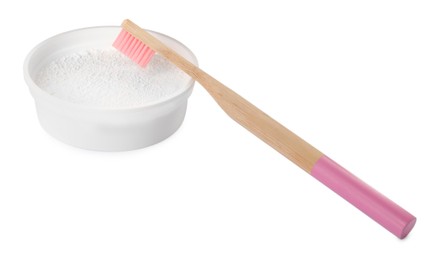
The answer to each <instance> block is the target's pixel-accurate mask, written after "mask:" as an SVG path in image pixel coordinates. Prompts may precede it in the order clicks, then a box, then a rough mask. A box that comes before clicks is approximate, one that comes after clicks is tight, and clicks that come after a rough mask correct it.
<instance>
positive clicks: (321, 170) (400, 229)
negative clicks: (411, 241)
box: [311, 155, 416, 239]
mask: <svg viewBox="0 0 433 260" xmlns="http://www.w3.org/2000/svg"><path fill="white" fill-rule="evenodd" d="M311 175H312V176H313V177H314V178H316V179H317V180H319V181H320V182H322V183H323V184H325V185H326V186H327V187H328V188H330V189H331V190H333V191H334V192H335V193H337V194H338V195H340V196H341V197H343V198H344V199H345V200H347V201H348V202H350V203H351V204H352V205H354V206H355V207H357V208H358V209H359V210H361V211H362V212H364V213H365V214H366V215H368V216H369V217H370V218H372V219H373V220H375V221H376V222H377V223H379V224H380V225H382V226H383V227H384V228H386V229H387V230H388V231H389V232H391V233H393V234H394V235H396V236H397V237H398V238H400V239H403V238H404V237H406V236H407V235H408V234H409V232H410V231H411V230H412V228H413V227H414V226H415V223H416V218H415V217H414V216H413V215H412V214H410V213H409V212H407V211H406V210H404V209H403V208H401V207H400V206H398V205H397V204H396V203H394V202H393V201H391V200H390V199H388V198H387V197H385V196H383V195H382V194H380V193H379V192H378V191H376V190H375V189H373V188H372V187H370V186H368V185H367V184H366V183H364V182H363V181H361V180H360V179H358V178H357V177H356V176H354V175H353V174H351V173H350V172H349V171H347V170H346V169H344V168H343V167H341V166H340V165H338V164H337V163H336V162H334V161H332V160H331V159H329V158H328V157H327V156H325V155H324V156H322V157H321V158H320V159H319V160H318V161H317V162H316V164H315V165H314V167H313V169H312V170H311Z"/></svg>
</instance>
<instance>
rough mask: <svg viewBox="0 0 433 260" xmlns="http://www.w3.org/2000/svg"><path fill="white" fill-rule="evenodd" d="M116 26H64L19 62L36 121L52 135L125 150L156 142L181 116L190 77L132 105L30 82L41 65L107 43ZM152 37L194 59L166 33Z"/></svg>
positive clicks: (94, 146) (71, 141)
mask: <svg viewBox="0 0 433 260" xmlns="http://www.w3.org/2000/svg"><path fill="white" fill-rule="evenodd" d="M120 30H121V28H120V27H116V26H112V27H92V28H84V29H79V30H74V31H70V32H65V33H62V34H59V35H56V36H54V37H52V38H49V39H47V40H45V41H44V42H42V43H40V44H39V45H37V46H36V47H35V48H34V49H33V50H32V51H31V52H30V53H29V54H28V56H27V58H26V60H25V62H24V79H25V81H26V83H27V84H28V86H29V88H30V92H31V94H32V96H33V97H34V99H35V103H36V110H37V114H38V117H39V122H40V124H41V125H42V127H43V128H44V129H45V130H46V131H47V132H48V133H49V134H50V135H52V136H54V137H55V138H57V139H59V140H61V141H62V142H65V143H68V144H70V145H73V146H77V147H80V148H84V149H89V150H99V151H125V150H132V149H138V148H143V147H146V146H149V145H152V144H155V143H158V142H160V141H162V140H164V139H165V138H167V137H169V136H170V135H171V134H173V133H174V132H175V131H176V130H177V129H178V128H179V127H180V125H181V124H182V122H183V119H184V117H185V112H186V107H187V100H188V97H189V96H190V95H191V93H192V89H193V85H194V81H193V80H192V79H191V80H190V81H189V83H188V86H186V87H185V88H180V89H181V90H179V91H178V92H176V93H174V94H173V95H171V96H169V97H166V98H163V99H161V100H158V101H156V102H153V103H150V104H147V105H144V106H140V107H136V108H121V109H113V108H101V107H96V106H95V107H92V106H87V105H81V104H76V103H72V102H69V101H67V100H63V99H60V98H58V97H55V96H53V95H51V94H49V93H47V92H45V91H44V90H43V89H41V88H40V87H39V86H37V85H36V83H35V80H34V79H35V76H36V75H37V73H38V71H39V70H40V69H41V67H42V66H44V65H45V64H47V63H49V62H50V61H52V60H54V59H56V58H58V57H60V56H64V55H68V54H70V53H74V52H77V51H81V50H84V49H89V48H104V47H108V46H111V44H112V42H113V41H114V40H115V39H116V37H117V35H118V34H119V32H120ZM149 32H150V33H152V34H153V35H154V36H155V37H157V38H158V39H160V40H161V41H162V42H164V43H165V44H167V45H168V46H169V47H171V48H172V49H174V50H175V51H177V52H178V53H180V54H181V55H183V56H184V57H185V58H186V59H188V60H189V61H190V62H192V63H194V64H196V65H197V59H196V58H195V56H194V54H193V53H192V52H191V51H190V50H189V49H188V48H187V47H185V46H184V45H183V44H182V43H180V42H178V41H176V40H175V39H173V38H170V37H168V36H166V35H163V34H160V33H157V32H151V31H149Z"/></svg>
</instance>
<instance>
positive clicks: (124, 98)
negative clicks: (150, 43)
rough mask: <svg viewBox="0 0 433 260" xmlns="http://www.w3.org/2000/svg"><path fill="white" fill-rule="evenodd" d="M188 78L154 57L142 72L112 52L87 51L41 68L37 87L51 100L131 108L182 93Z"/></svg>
mask: <svg viewBox="0 0 433 260" xmlns="http://www.w3.org/2000/svg"><path fill="white" fill-rule="evenodd" d="M189 81H190V77H189V76H188V75H186V74H185V73H184V72H183V71H181V70H180V69H178V68H177V67H176V66H174V65H173V64H171V63H170V62H169V61H167V60H166V59H165V58H163V57H162V56H160V55H158V54H156V55H155V56H154V57H153V59H152V61H151V62H150V63H149V64H148V65H147V66H146V67H145V68H141V67H139V66H138V65H137V64H135V63H134V62H133V61H131V60H130V59H129V58H127V57H126V56H124V55H123V54H121V53H120V52H118V51H117V50H115V49H114V48H110V49H89V50H86V51H81V52H76V53H72V54H69V55H67V56H63V57H60V58H58V59H55V60H53V61H52V62H50V63H48V64H47V65H46V66H44V67H42V68H41V70H40V71H39V73H38V74H37V75H36V78H35V82H36V84H37V85H38V86H39V87H40V88H41V89H43V90H45V91H46V92H48V93H50V94H51V95H53V96H56V97H59V98H61V99H64V100H68V101H71V102H74V103H78V104H85V105H91V106H97V107H105V108H107V107H110V108H131V107H138V106H142V105H146V104H149V103H151V102H154V101H157V100H160V99H162V98H165V97H169V96H171V95H173V94H175V93H178V91H181V90H184V89H185V88H186V87H187V86H188V83H189Z"/></svg>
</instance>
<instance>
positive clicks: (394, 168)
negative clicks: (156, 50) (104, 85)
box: [0, 0, 433, 260]
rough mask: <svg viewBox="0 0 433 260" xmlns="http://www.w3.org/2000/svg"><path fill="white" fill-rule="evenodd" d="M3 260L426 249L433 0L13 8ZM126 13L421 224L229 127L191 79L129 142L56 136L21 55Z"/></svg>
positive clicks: (5, 15) (408, 253) (6, 7)
mask: <svg viewBox="0 0 433 260" xmlns="http://www.w3.org/2000/svg"><path fill="white" fill-rule="evenodd" d="M3 2H4V3H2V4H1V5H2V6H1V8H0V12H1V14H0V19H1V23H0V26H1V29H2V30H1V33H2V35H3V36H2V37H1V39H2V40H1V42H0V45H1V48H0V53H1V57H0V65H1V67H0V68H1V70H0V71H1V79H2V86H1V88H0V91H1V93H0V113H1V122H2V123H1V127H0V131H1V132H0V133H1V135H0V149H1V150H0V152H1V159H0V160H1V161H0V259H2V260H11V259H20V260H21V259H44V260H51V259H56V260H57V259H89V260H90V259H104V260H109V259H128V260H130V259H188V260H193V259H249V260H251V259H319V258H320V259H395V260H397V259H432V257H433V252H432V251H433V249H432V247H431V245H432V244H433V239H432V235H431V234H432V232H433V208H432V207H433V203H432V198H433V189H432V188H431V187H432V177H431V176H432V171H433V167H432V149H431V147H433V137H432V132H433V124H432V117H433V116H432V115H433V112H432V111H433V103H432V96H433V95H432V94H431V93H432V90H431V89H432V87H433V74H432V69H433V15H432V13H433V6H432V3H431V1H380V0H379V1H377V0H376V1H276V0H275V1H271V0H268V1H244V3H242V4H241V3H240V2H241V1H221V0H220V1H208V2H206V1H186V0H185V1H163V0H155V1H126V0H124V1H118V2H115V1H111V2H113V3H109V1H99V2H98V1H89V0H87V1H78V0H76V1H68V2H62V1H44V0H39V1H21V2H20V1H6V2H5V1H3ZM124 18H130V19H132V20H133V21H135V22H136V23H138V24H140V25H141V26H143V27H145V28H148V29H152V30H156V31H159V32H163V33H165V34H168V35H170V36H172V37H174V38H176V39H178V40H180V41H181V42H183V43H184V44H186V45H187V46H188V47H190V48H191V50H193V52H194V53H195V54H196V56H197V57H198V59H199V62H200V65H201V67H202V68H203V69H204V70H206V71H208V72H209V73H210V74H212V75H214V76H215V77H216V78H218V79H220V80H221V81H222V82H223V83H225V84H227V85H228V86H230V87H231V88H233V89H234V90H235V91H237V92H238V93H240V94H241V95H243V96H244V97H246V98H247V99H249V100H250V101H251V102H252V103H254V104H256V105H257V106H258V107H260V108H262V109H263V110H264V111H265V112H267V113H268V114H270V115H272V116H273V117H274V118H276V119H277V120H279V121H280V122H281V123H283V124H284V125H286V126H287V127H288V128H289V129H291V130H293V131H294V132H296V133H297V134H299V135H300V136H301V137H303V138H304V139H306V140H307V141H309V142H310V143H312V144H313V145H315V146H317V147H318V148H319V149H320V150H321V151H323V152H324V153H326V154H327V155H328V156H329V157H331V158H333V159H334V160H336V161H337V162H339V163H340V164H341V165H343V166H345V167H346V168H347V169H349V170H350V171H352V172H354V173H355V174H356V175H357V176H359V177H360V178H362V179H363V180H365V181H366V182H368V183H369V184H371V185H372V186H374V187H375V188H377V189H378V190H380V191H381V192H383V193H384V194H386V195H387V196H389V197H390V198H392V199H393V200H395V201H396V202H398V203H399V204H400V205H402V206H403V207H405V208H406V209H407V210H408V211H410V212H411V213H413V214H414V215H416V216H417V217H418V223H417V225H416V226H415V228H414V230H413V232H412V233H411V234H410V235H409V236H408V237H407V238H406V239H405V240H399V239H397V238H396V237H394V236H393V235H392V234H390V233H388V232H387V231H386V230H385V229H383V228H382V227H380V226H379V225H378V224H376V223H375V222H373V221H372V220H370V219H369V218H368V217H366V216H365V215H363V214H362V213H361V212H359V211H358V210H356V209H355V208H354V207H352V206H351V205H350V204H348V203H347V202H345V201H344V200H343V199H341V198H340V197H338V196H337V195H335V194H334V193H332V192H331V191H330V190H328V189H327V188H326V187H324V186H323V185H322V184H320V183H318V182H317V181H315V180H314V179H313V178H311V177H310V176H308V174H305V173H304V172H302V171H301V170H300V169H298V168H297V167H296V166H294V164H292V163H291V162H289V161H288V160H286V159H285V158H284V157H283V156H281V155H279V154H278V153H276V152H275V151H273V150H272V149H271V148H269V147H267V146H266V145H265V144H264V143H262V142H261V141H260V140H258V139H257V138H255V137H254V136H252V135H251V134H249V133H248V132H247V131H246V130H244V129H243V128H241V127H240V126H238V125H236V124H235V123H234V122H233V121H231V120H230V119H229V118H228V117H227V116H226V115H225V114H224V113H223V112H222V111H221V110H220V109H219V108H218V106H217V105H216V104H215V103H214V102H213V100H212V99H211V98H210V97H209V95H208V94H207V93H206V92H205V91H204V90H203V89H202V88H201V86H200V85H198V84H197V85H196V87H195V90H194V93H193V95H192V96H191V98H190V100H189V101H190V102H189V107H188V112H187V116H186V119H185V122H184V124H183V125H182V127H181V128H180V129H179V131H178V132H177V133H176V134H175V135H173V136H172V137H170V138H169V139H167V140H166V141H164V142H162V143H160V144H158V145H155V146H153V147H149V148H146V149H141V150H137V151H131V152H122V153H101V152H90V151H85V150H81V149H77V148H73V147H70V146H68V145H65V144H63V143H61V142H59V141H57V140H55V139H54V138H52V137H50V136H49V135H48V134H46V133H45V132H44V131H43V130H42V128H41V127H40V126H39V123H38V121H37V117H36V113H35V109H34V103H33V99H32V97H31V95H30V94H29V91H28V89H27V86H26V85H25V83H24V81H23V78H22V63H23V60H24V58H25V55H26V54H27V53H28V52H29V51H30V49H31V48H32V47H33V46H34V45H36V44H37V43H39V42H40V41H42V40H44V39H46V38H48V37H50V36H52V35H55V34H58V33H61V32H64V31H68V30H71V29H76V28H81V27H89V26H99V25H117V24H120V23H121V21H122V20H123V19H124Z"/></svg>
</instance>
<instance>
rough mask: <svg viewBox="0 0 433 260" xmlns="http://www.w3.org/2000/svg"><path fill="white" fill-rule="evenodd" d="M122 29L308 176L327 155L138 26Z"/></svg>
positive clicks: (127, 21)
mask: <svg viewBox="0 0 433 260" xmlns="http://www.w3.org/2000/svg"><path fill="white" fill-rule="evenodd" d="M122 27H123V28H124V29H125V30H127V31H128V32H129V33H131V34H132V35H133V36H134V37H136V38H138V39H140V40H141V41H142V42H143V43H144V44H146V45H147V46H149V47H150V48H151V49H153V50H154V51H156V52H158V53H159V54H160V55H162V56H164V57H165V58H166V59H168V60H169V61H171V62H172V63H174V64H175V65H176V66H177V67H179V68H180V69H182V70H183V71H184V72H185V73H187V74H188V75H189V76H191V77H192V78H193V79H195V80H196V81H198V82H199V83H200V84H201V85H202V86H203V87H204V88H205V89H206V90H207V91H208V92H209V94H210V95H211V96H212V97H213V98H214V99H215V101H216V102H217V103H218V104H219V105H220V107H221V108H222V109H223V110H224V111H225V112H226V113H227V114H228V115H229V116H230V117H231V118H232V119H234V120H235V121H236V122H238V123H239V124H240V125H242V126H243V127H245V128H246V129H247V130H249V131H250V132H251V133H253V134H254V135H256V136H257V137H258V138H260V139H262V140H263V141H264V142H265V143H267V144H268V145H270V146H271V147H273V148H274V149H275V150H277V151H278V152H279V153H281V154H282V155H284V156H285V157H287V158H288V159H289V160H291V161H292V162H294V163H295V164H296V165H298V166H299V167H300V168H302V169H303V170H305V171H306V172H308V173H310V172H311V170H312V169H313V166H314V164H315V163H316V162H317V161H318V159H319V158H320V157H321V156H322V155H323V154H322V153H321V152H320V151H319V150H317V149H316V148H314V147H313V146H312V145H310V144H309V143H307V142H306V141H304V140H303V139H301V138H300V137H299V136H297V135H296V134H294V133H293V132H292V131H290V130H288V129H287V128H286V127H284V126H283V125H281V124H280V123H278V122H277V121H275V120H274V119H272V118H271V117H270V116H268V115H267V114H265V113H264V112H263V111H261V110H260V109H258V108H257V107H256V106H254V105H253V104H251V103H250V102H248V101H247V100H246V99H244V98H243V97H241V96H239V95H238V94H237V93H235V92H234V91H233V90H231V89H229V88H228V87H226V86H225V85H223V84H222V83H221V82H219V81H218V80H216V79H214V78H213V77H212V76H210V75H209V74H207V73H206V72H204V71H203V70H201V69H200V68H198V67H197V66H195V65H194V64H192V63H191V62H189V61H188V60H186V59H185V58H183V57H182V56H181V55H179V54H177V53H176V52H175V51H173V50H172V49H170V48H169V47H167V46H166V45H165V44H163V43H162V42H161V41H159V40H158V39H156V38H155V37H153V36H152V35H151V34H149V33H148V32H146V31H145V30H143V29H141V28H140V27H139V26H138V25H136V24H134V23H133V22H131V21H129V20H125V21H124V22H123V23H122Z"/></svg>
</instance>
